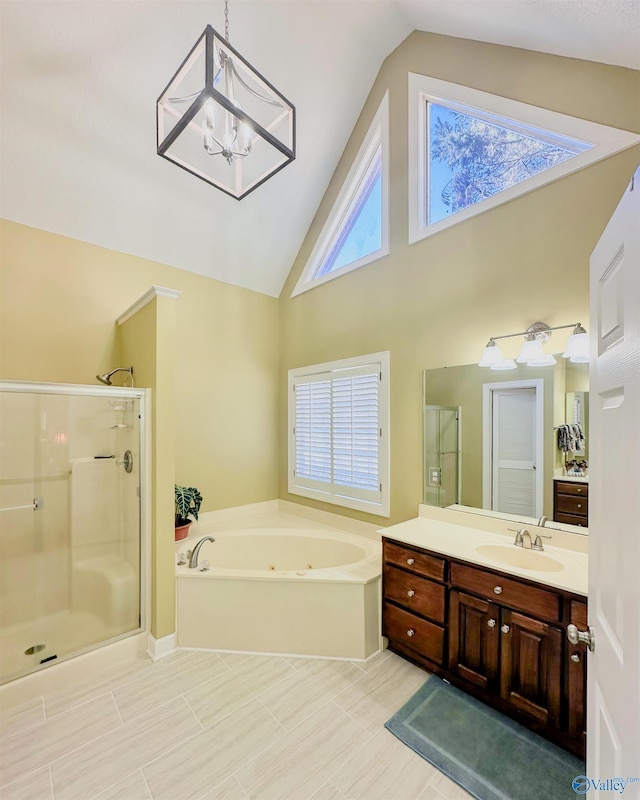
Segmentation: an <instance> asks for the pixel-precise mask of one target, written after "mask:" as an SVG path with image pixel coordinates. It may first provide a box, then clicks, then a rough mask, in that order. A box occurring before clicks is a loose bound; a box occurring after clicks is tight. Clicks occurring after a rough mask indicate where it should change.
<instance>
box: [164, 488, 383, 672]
mask: <svg viewBox="0 0 640 800" xmlns="http://www.w3.org/2000/svg"><path fill="white" fill-rule="evenodd" d="M299 508H300V507H299V506H296V505H295V504H293V503H277V504H272V505H271V507H268V508H267V509H266V510H264V511H262V512H261V513H257V514H255V515H253V516H247V509H237V510H236V511H237V513H236V515H235V517H234V515H233V510H231V509H229V510H227V511H226V512H213V514H210V515H201V517H200V520H199V522H198V523H196V524H194V525H193V526H192V534H191V535H190V536H189V538H188V539H187V540H185V541H183V542H180V543H179V546H177V547H176V551H177V552H179V553H181V554H183V555H184V554H185V553H186V551H187V550H192V549H193V547H194V546H195V545H196V543H197V542H199V541H202V540H203V539H204V537H207V536H209V535H210V534H214V536H215V542H212V543H209V542H206V541H205V542H204V545H203V546H202V550H201V552H200V563H201V569H202V570H205V571H200V569H191V568H190V567H189V566H188V565H186V566H177V567H176V583H177V629H178V640H177V641H178V645H179V647H189V648H205V649H210V650H220V651H227V652H243V653H265V654H266V653H268V654H280V655H293V656H299V655H306V656H310V657H322V656H325V657H330V658H339V659H366V658H368V657H370V656H371V655H372V654H374V653H375V652H377V651H378V650H379V649H380V647H381V639H380V612H379V609H380V535H379V533H378V532H377V531H376V528H375V526H373V525H367V524H366V523H355V524H354V522H353V521H350V520H346V518H343V517H340V516H339V515H335V514H326V513H323V512H317V511H316V512H314V510H313V509H307V510H306V513H304V514H302V515H301V514H298V513H296V511H297V509H299ZM216 516H219V517H223V519H220V518H218V519H217V520H216V519H215V518H216ZM320 520H322V521H320ZM343 522H344V523H346V524H344V525H343ZM354 528H357V529H359V531H358V532H357V533H355V532H353V529H354ZM205 562H206V563H205Z"/></svg>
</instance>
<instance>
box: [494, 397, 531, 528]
mask: <svg viewBox="0 0 640 800" xmlns="http://www.w3.org/2000/svg"><path fill="white" fill-rule="evenodd" d="M492 397H493V402H492V415H491V416H492V419H491V432H492V437H491V438H492V441H491V453H492V464H491V508H492V509H493V510H494V511H501V512H504V513H509V514H522V515H524V516H527V517H537V516H540V514H541V513H542V509H541V508H539V506H538V494H539V493H538V485H537V483H538V476H537V467H538V464H537V452H536V451H537V441H536V440H537V436H538V431H537V424H536V423H537V405H536V403H537V399H536V389H535V388H513V389H499V390H498V389H496V390H494V391H493V392H492ZM540 466H541V467H542V465H540Z"/></svg>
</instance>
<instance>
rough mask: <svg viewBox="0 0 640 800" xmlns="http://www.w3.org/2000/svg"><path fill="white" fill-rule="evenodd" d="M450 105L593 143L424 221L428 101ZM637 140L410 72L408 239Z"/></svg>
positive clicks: (478, 211)
mask: <svg viewBox="0 0 640 800" xmlns="http://www.w3.org/2000/svg"><path fill="white" fill-rule="evenodd" d="M429 101H430V102H434V103H439V104H442V105H445V106H446V105H448V104H451V103H459V104H461V105H464V106H466V107H468V108H470V109H471V110H472V111H475V110H477V111H478V116H482V114H483V112H488V113H490V114H497V115H499V116H502V117H507V118H508V119H513V120H515V121H517V122H522V123H524V124H525V125H531V126H534V127H537V128H542V129H543V130H549V131H553V132H555V133H558V134H560V135H563V136H569V137H571V138H572V139H578V140H580V141H583V142H589V143H592V144H593V145H594V147H591V148H589V149H588V150H585V151H584V152H583V153H580V154H578V155H576V156H574V157H573V158H570V159H568V160H567V161H564V162H562V163H561V164H557V165H556V166H554V167H551V168H550V169H547V170H544V172H541V173H539V174H538V175H534V176H532V177H531V178H529V179H527V180H526V181H522V182H521V183H518V184H516V185H515V186H512V187H511V188H510V189H505V190H504V191H503V192H498V194H495V195H493V196H492V197H489V198H487V199H486V200H482V201H481V202H479V203H475V204H474V205H472V206H469V207H468V208H465V209H463V210H462V211H458V212H457V213H455V214H452V215H451V216H450V217H447V218H446V219H442V220H440V221H439V222H435V223H433V224H432V225H429V224H428V223H427V188H428V187H427V148H426V136H427V102H429ZM639 142H640V136H639V135H638V134H635V133H631V132H630V131H623V130H620V129H618V128H611V127H609V126H608V125H600V124H599V123H596V122H589V121H588V120H584V119H579V118H578V117H570V116H568V115H566V114H560V113H558V112H557V111H548V110H547V109H544V108H538V107H536V106H531V105H528V104H527V103H521V102H518V101H516V100H509V99H508V98H506V97H500V96H499V95H495V94H489V93H488V92H481V91H478V90H477V89H470V88H469V87H467V86H461V85H460V84H457V83H449V82H448V81H441V80H437V79H436V78H428V77H426V76H425V75H417V74H416V73H413V72H410V73H409V176H408V177H409V181H408V183H409V244H414V243H415V242H418V241H420V240H421V239H424V238H426V237H427V236H431V235H433V234H434V233H439V232H440V231H442V230H445V229H446V228H450V227H451V226H452V225H457V224H458V223H460V222H464V221H465V220H467V219H470V218H471V217H474V216H476V214H482V213H484V212H485V211H489V210H490V209H492V208H495V207H496V206H499V205H501V204H502V203H507V202H508V201H509V200H513V199H514V198H516V197H520V196H521V195H524V194H528V193H529V192H532V191H534V190H535V189H538V188H540V187H541V186H544V185H545V184H546V183H550V182H551V181H555V180H557V179H558V178H563V177H564V176H565V175H570V174H571V173H573V172H577V171H578V170H581V169H584V167H587V166H589V165H590V164H594V163H595V162H596V161H601V160H602V159H603V158H608V157H609V156H611V155H613V154H614V153H618V152H620V151H621V150H626V149H627V148H629V147H633V146H634V145H635V144H638V143H639Z"/></svg>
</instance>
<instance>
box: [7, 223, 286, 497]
mask: <svg viewBox="0 0 640 800" xmlns="http://www.w3.org/2000/svg"><path fill="white" fill-rule="evenodd" d="M0 234H1V235H2V255H1V258H2V261H1V272H0V276H1V290H2V291H1V300H0V303H1V305H0V377H2V378H4V379H9V380H29V381H54V382H63V383H88V384H97V381H96V378H95V376H96V374H97V373H101V372H106V371H107V370H111V369H113V368H114V367H117V366H129V364H124V363H120V362H121V361H122V359H123V354H122V351H121V346H120V342H119V340H118V337H117V326H116V322H115V320H116V319H117V317H118V316H120V314H122V313H123V312H124V311H125V310H126V309H127V308H128V307H129V306H130V305H131V304H132V303H134V302H135V301H136V300H138V298H139V297H141V296H142V295H143V294H144V293H145V292H146V291H147V290H148V289H149V288H150V287H151V286H152V285H153V284H158V285H161V286H169V287H171V288H173V289H178V290H180V291H181V292H182V294H181V295H180V297H179V298H178V299H177V301H176V333H175V347H176V354H177V355H176V366H175V373H176V380H177V383H176V394H177V400H176V480H177V482H178V483H182V484H186V485H189V486H196V487H198V488H199V489H200V491H201V493H202V495H203V498H204V502H203V506H202V509H203V511H210V510H213V509H217V508H224V507H226V506H234V505H239V504H242V503H253V502H260V501H262V500H269V499H272V498H273V497H275V496H276V494H277V475H276V459H277V452H276V451H277V436H276V430H275V429H276V413H277V411H276V409H277V384H276V372H277V363H278V302H277V300H275V299H274V298H272V297H267V296H265V295H261V294H258V293H257V292H251V291H248V290H247V289H242V288H239V287H237V286H231V285H229V284H225V283H221V282H219V281H215V280H212V279H210V278H205V277H202V276H200V275H195V274H192V273H189V272H184V271H183V270H178V269H175V268H173V267H168V266H165V265H164V264H158V263H156V262H153V261H148V260H146V259H143V258H138V257H136V256H131V255H127V254H125V253H118V252H115V251H113V250H107V249H105V248H103V247H97V246H95V245H91V244H86V243H84V242H79V241H76V240H73V239H68V238H66V237H64V236H58V235H56V234H51V233H48V232H46V231H42V230H37V229H35V228H29V227H27V226H24V225H18V224H16V223H12V222H7V221H2V222H0ZM123 374H124V373H119V375H123ZM136 377H137V378H138V385H139V386H145V383H144V379H145V375H144V373H142V372H141V373H140V374H139V375H138V374H136ZM115 380H118V381H119V382H122V380H123V379H122V378H121V377H120V378H119V377H118V376H116V377H114V381H115Z"/></svg>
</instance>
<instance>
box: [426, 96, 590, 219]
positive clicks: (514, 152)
mask: <svg viewBox="0 0 640 800" xmlns="http://www.w3.org/2000/svg"><path fill="white" fill-rule="evenodd" d="M428 112H429V116H428V120H429V123H428V142H427V164H428V182H427V192H428V197H427V202H428V210H429V218H428V219H429V223H430V224H433V223H435V222H439V221H440V220H442V219H444V218H445V217H448V216H450V215H451V214H455V213H456V212H458V211H461V210H462V209H464V208H467V207H468V206H471V205H474V204H475V203H479V202H481V201H482V200H485V199H486V198H488V197H491V196H493V195H494V194H497V193H498V192H502V191H504V190H505V189H509V188H510V187H512V186H515V185H516V184H518V183H521V182H522V181H524V180H527V179H528V178H530V177H532V176H533V175H536V174H538V173H540V172H543V171H544V170H546V169H550V168H551V167H554V166H555V165H556V164H560V163H562V162H563V161H566V160H567V159H569V158H573V157H574V156H576V155H578V154H579V153H582V152H584V150H586V149H588V148H589V147H590V146H591V145H589V144H587V143H585V142H579V141H577V140H573V139H569V138H568V137H562V136H558V135H555V134H553V133H551V132H550V133H549V135H548V136H546V135H545V132H543V131H540V132H539V136H540V138H538V137H537V136H536V129H534V128H531V129H530V130H528V131H527V133H522V132H520V131H521V129H526V128H527V126H525V125H522V124H520V123H514V127H513V128H510V127H508V123H509V121H508V120H505V123H506V124H505V125H504V126H502V125H497V124H492V123H490V122H486V121H485V120H483V119H479V118H478V117H474V116H472V115H470V114H464V113H462V112H460V111H456V110H453V109H451V108H447V107H445V106H441V105H438V104H436V103H431V102H429V103H428ZM518 129H520V130H518Z"/></svg>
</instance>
